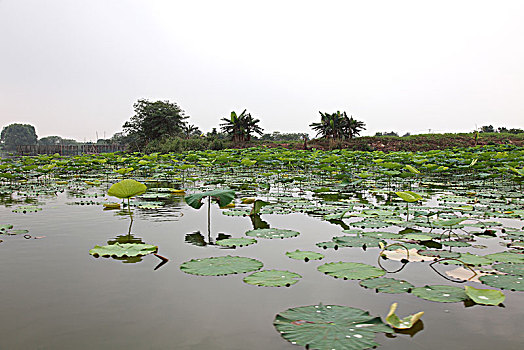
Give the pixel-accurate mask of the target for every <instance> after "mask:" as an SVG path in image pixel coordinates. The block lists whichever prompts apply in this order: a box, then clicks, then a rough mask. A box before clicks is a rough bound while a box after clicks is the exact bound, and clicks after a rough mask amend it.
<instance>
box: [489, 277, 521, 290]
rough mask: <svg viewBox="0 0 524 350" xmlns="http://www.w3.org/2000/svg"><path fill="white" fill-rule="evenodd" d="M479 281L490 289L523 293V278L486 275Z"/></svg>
mask: <svg viewBox="0 0 524 350" xmlns="http://www.w3.org/2000/svg"><path fill="white" fill-rule="evenodd" d="M479 280H480V282H482V283H483V284H485V285H488V286H490V287H495V288H500V289H509V290H514V291H519V292H524V276H519V275H516V276H514V275H487V276H481V277H480V278H479Z"/></svg>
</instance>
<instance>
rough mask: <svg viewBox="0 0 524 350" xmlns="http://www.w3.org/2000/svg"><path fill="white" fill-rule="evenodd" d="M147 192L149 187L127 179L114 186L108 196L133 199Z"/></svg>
mask: <svg viewBox="0 0 524 350" xmlns="http://www.w3.org/2000/svg"><path fill="white" fill-rule="evenodd" d="M146 190H147V186H146V185H144V184H143V183H140V182H138V181H136V180H133V179H125V180H122V181H120V182H117V183H116V184H113V185H112V186H111V187H110V188H109V190H108V191H107V194H108V195H109V196H113V197H117V198H131V197H134V196H138V195H141V194H142V193H144V192H145V191H146Z"/></svg>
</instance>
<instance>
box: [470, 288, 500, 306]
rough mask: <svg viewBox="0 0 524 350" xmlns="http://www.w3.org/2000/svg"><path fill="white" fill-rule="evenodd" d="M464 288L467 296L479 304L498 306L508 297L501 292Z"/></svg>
mask: <svg viewBox="0 0 524 350" xmlns="http://www.w3.org/2000/svg"><path fill="white" fill-rule="evenodd" d="M464 288H465V290H466V295H467V296H468V297H470V298H471V300H473V301H474V302H475V303H477V304H483V305H495V306H496V305H498V304H500V303H502V302H504V299H506V296H505V295H504V293H502V292H501V291H500V290H494V289H477V288H473V287H470V286H465V287H464Z"/></svg>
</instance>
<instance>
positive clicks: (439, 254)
mask: <svg viewBox="0 0 524 350" xmlns="http://www.w3.org/2000/svg"><path fill="white" fill-rule="evenodd" d="M418 253H419V254H420V255H423V256H429V257H435V258H453V259H454V258H458V257H460V253H458V252H450V251H449V250H419V251H418Z"/></svg>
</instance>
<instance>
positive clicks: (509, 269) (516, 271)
mask: <svg viewBox="0 0 524 350" xmlns="http://www.w3.org/2000/svg"><path fill="white" fill-rule="evenodd" d="M493 268H494V269H495V270H497V271H500V272H504V273H507V274H509V275H520V276H524V264H510V263H502V264H495V265H493Z"/></svg>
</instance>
